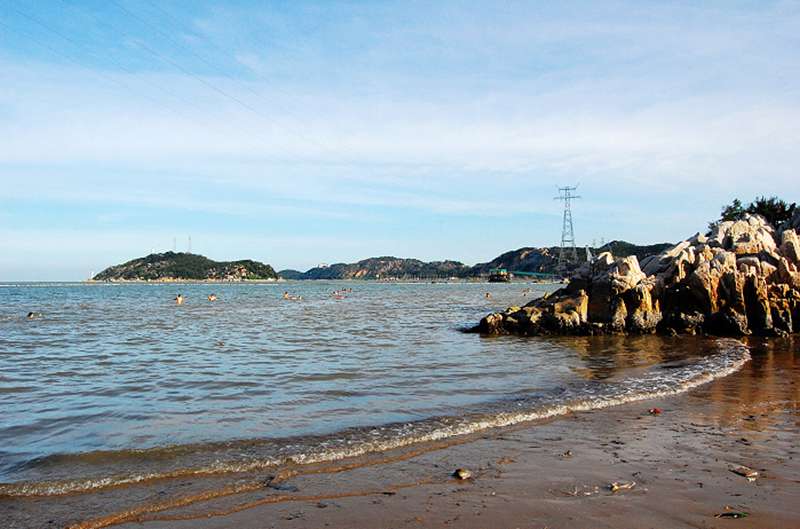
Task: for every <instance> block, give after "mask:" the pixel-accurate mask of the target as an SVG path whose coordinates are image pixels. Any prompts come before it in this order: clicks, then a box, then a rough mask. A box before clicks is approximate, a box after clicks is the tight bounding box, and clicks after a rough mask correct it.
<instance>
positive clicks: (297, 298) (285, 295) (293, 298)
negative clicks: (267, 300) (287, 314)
mask: <svg viewBox="0 0 800 529" xmlns="http://www.w3.org/2000/svg"><path fill="white" fill-rule="evenodd" d="M283 299H285V300H287V301H300V300H302V299H303V296H293V295H290V294H289V293H288V292H284V293H283Z"/></svg>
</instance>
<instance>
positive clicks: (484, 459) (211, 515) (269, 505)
mask: <svg viewBox="0 0 800 529" xmlns="http://www.w3.org/2000/svg"><path fill="white" fill-rule="evenodd" d="M749 345H750V346H751V347H752V354H753V360H752V362H750V363H748V364H747V365H746V366H745V367H744V368H743V369H742V370H741V371H739V372H737V373H735V374H733V375H731V376H728V377H726V378H723V379H720V380H717V381H714V382H712V383H710V384H707V385H704V386H702V387H700V388H697V389H694V390H692V391H690V392H688V393H686V394H682V395H679V396H676V397H672V398H666V399H661V400H653V401H644V402H637V403H631V404H626V405H622V406H618V407H614V408H609V409H605V410H599V411H594V412H587V413H578V414H572V415H568V416H566V417H563V418H560V419H555V420H549V421H541V422H534V423H527V424H523V425H517V426H516V427H513V428H505V429H496V430H489V431H485V432H482V433H481V434H480V435H473V436H468V437H465V438H456V439H454V440H451V441H448V442H447V443H441V444H427V445H417V446H413V447H410V448H408V449H405V450H397V451H393V452H388V453H382V454H375V455H372V456H369V457H362V458H354V459H351V460H343V461H338V462H333V463H326V464H320V465H310V466H299V465H298V466H296V467H286V468H281V469H275V471H274V472H271V473H270V472H267V473H261V474H255V473H254V474H249V475H244V474H243V475H235V476H231V475H226V476H216V477H200V476H198V477H197V478H196V479H185V478H183V479H176V480H161V481H158V482H155V483H149V484H147V485H144V486H129V487H116V488H113V489H108V490H104V491H100V492H97V493H93V494H83V495H66V496H58V497H50V498H27V499H22V500H21V499H13V498H5V499H2V500H0V515H2V517H3V519H4V520H6V522H5V527H8V528H9V529H11V528H14V529H16V528H33V527H37V528H38V527H72V528H75V529H77V528H98V527H109V526H113V527H124V528H131V529H132V528H142V527H145V528H170V529H173V528H196V527H203V528H207V529H211V528H229V527H236V528H237V529H250V528H253V529H255V528H259V529H262V528H272V527H274V528H284V527H297V528H346V527H363V528H378V527H381V528H383V527H385V528H390V527H469V528H488V527H503V528H505V527H508V528H515V527H521V528H522V527H530V528H545V527H547V528H560V527H609V528H610V527H613V528H615V529H618V528H624V527H630V528H641V527H654V528H659V527H704V528H706V527H709V528H710V527H742V528H747V527H752V528H764V527H800V502H798V501H797V499H798V498H799V497H800V461H798V458H797V456H798V451H800V448H799V447H798V446H797V439H798V435H797V434H798V407H797V405H798V401H800V387H799V386H798V381H799V380H800V377H798V371H799V370H798V362H797V354H798V345H800V343H799V342H798V341H797V339H796V338H789V339H779V340H772V341H767V342H756V341H751V342H750V344H749ZM652 408H659V409H660V410H662V411H661V413H659V414H652V413H650V411H649V410H650V409H652ZM738 465H745V466H747V467H750V468H752V469H754V470H756V471H757V472H758V473H759V476H758V478H757V479H755V480H754V481H748V479H746V478H745V477H743V476H740V475H738V474H736V473H734V472H732V471H731V468H732V467H735V466H738ZM456 468H465V469H468V470H470V471H471V473H472V474H473V476H472V478H470V479H468V480H464V481H461V480H458V479H455V478H453V477H452V475H451V474H452V472H453V471H454V470H455V469H456ZM613 482H618V483H622V482H630V483H635V485H633V487H632V488H631V489H626V490H620V491H617V492H612V491H611V490H610V489H609V485H610V484H611V483H613ZM738 512H741V513H746V514H747V516H746V517H744V518H732V516H733V513H738ZM720 515H721V516H722V517H718V516H720Z"/></svg>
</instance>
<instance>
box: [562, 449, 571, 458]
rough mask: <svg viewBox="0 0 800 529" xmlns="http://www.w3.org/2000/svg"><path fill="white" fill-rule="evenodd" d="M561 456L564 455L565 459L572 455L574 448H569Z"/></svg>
mask: <svg viewBox="0 0 800 529" xmlns="http://www.w3.org/2000/svg"><path fill="white" fill-rule="evenodd" d="M561 457H563V458H564V459H567V458H568V457H572V450H567V451H566V452H564V453H563V454H561Z"/></svg>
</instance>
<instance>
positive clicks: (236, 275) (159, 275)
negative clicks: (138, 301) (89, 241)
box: [92, 252, 278, 281]
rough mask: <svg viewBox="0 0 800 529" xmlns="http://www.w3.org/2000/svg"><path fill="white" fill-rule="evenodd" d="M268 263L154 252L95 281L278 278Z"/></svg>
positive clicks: (98, 277) (120, 266) (122, 265)
mask: <svg viewBox="0 0 800 529" xmlns="http://www.w3.org/2000/svg"><path fill="white" fill-rule="evenodd" d="M277 278H278V275H277V274H276V273H275V270H273V269H272V267H271V266H270V265H268V264H264V263H259V262H257V261H252V260H249V259H245V260H241V261H212V260H211V259H209V258H207V257H204V256H202V255H197V254H192V253H182V252H181V253H175V252H165V253H154V254H150V255H148V256H146V257H140V258H138V259H133V260H131V261H128V262H126V263H123V264H120V265H116V266H111V267H109V268H106V269H105V270H103V271H102V272H100V273H99V274H97V275H96V276H94V277H93V278H92V279H93V280H94V281H168V280H180V281H184V280H194V281H245V280H268V279H277Z"/></svg>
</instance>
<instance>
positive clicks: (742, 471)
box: [730, 465, 758, 481]
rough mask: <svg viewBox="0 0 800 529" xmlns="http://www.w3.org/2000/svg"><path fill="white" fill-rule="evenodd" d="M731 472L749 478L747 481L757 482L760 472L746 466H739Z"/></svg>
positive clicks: (731, 469) (732, 468)
mask: <svg viewBox="0 0 800 529" xmlns="http://www.w3.org/2000/svg"><path fill="white" fill-rule="evenodd" d="M730 471H731V472H733V473H734V474H738V475H740V476H742V477H745V478H747V481H755V480H756V479H757V478H758V471H756V470H753V469H752V468H750V467H746V466H744V465H737V466H734V467H731V468H730Z"/></svg>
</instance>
